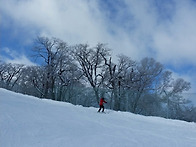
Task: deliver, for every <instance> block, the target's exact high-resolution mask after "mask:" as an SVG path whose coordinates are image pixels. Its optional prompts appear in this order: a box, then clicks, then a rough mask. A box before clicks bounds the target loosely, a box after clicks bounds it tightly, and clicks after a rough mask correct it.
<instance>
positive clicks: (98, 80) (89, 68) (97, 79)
mask: <svg viewBox="0 0 196 147" xmlns="http://www.w3.org/2000/svg"><path fill="white" fill-rule="evenodd" d="M74 53H75V58H76V60H77V61H78V63H79V65H80V67H81V70H82V71H83V74H84V76H85V77H86V78H87V80H88V82H89V84H90V85H91V87H92V88H93V90H94V92H95V97H96V101H97V103H98V102H99V88H100V86H101V85H102V83H103V79H104V71H103V70H102V69H103V68H104V58H103V57H106V56H109V50H108V49H106V48H105V46H104V45H103V44H98V45H97V46H96V47H94V48H89V46H88V45H87V44H80V45H77V46H75V52H74Z"/></svg>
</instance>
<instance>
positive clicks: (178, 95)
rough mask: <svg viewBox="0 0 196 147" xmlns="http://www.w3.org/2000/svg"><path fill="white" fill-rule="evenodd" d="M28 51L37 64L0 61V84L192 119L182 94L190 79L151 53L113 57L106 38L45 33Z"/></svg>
mask: <svg viewBox="0 0 196 147" xmlns="http://www.w3.org/2000/svg"><path fill="white" fill-rule="evenodd" d="M32 52H33V54H32V58H33V59H34V60H35V61H36V63H37V65H36V66H27V65H23V64H11V63H5V62H3V61H0V87H1V88H5V89H8V90H11V91H15V92H19V93H23V94H28V95H33V96H36V97H39V98H45V99H52V100H56V101H63V102H69V103H72V104H74V105H82V106H85V107H90V106H93V107H98V102H99V99H100V98H101V97H104V98H106V100H107V102H108V103H107V105H106V108H108V109H112V110H115V111H127V112H132V113H135V114H141V115H145V116H160V117H165V118H169V119H180V120H185V121H194V122H196V116H195V115H194V114H196V107H194V106H193V105H191V102H190V101H188V100H186V99H184V98H183V96H182V93H183V92H185V91H188V90H189V89H190V88H191V83H190V82H187V81H185V80H184V79H182V78H176V79H175V78H174V77H173V74H172V72H171V71H169V70H167V69H166V68H165V67H164V65H162V64H161V63H159V62H157V61H156V60H155V59H153V58H149V57H146V58H143V59H142V60H140V61H135V60H132V58H131V57H128V56H126V55H123V54H121V55H118V56H117V57H116V58H115V59H114V58H113V56H112V49H110V48H108V47H107V45H106V44H102V43H98V44H96V45H95V46H93V47H91V46H90V45H88V44H76V45H69V44H67V43H66V42H64V41H63V40H61V39H58V38H48V37H37V38H36V39H35V41H34V46H33V48H32Z"/></svg>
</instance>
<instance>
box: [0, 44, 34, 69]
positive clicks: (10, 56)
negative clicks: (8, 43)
mask: <svg viewBox="0 0 196 147" xmlns="http://www.w3.org/2000/svg"><path fill="white" fill-rule="evenodd" d="M0 60H2V61H3V62H5V63H13V64H24V65H36V64H35V63H33V62H32V61H30V60H29V58H28V57H26V55H24V54H20V52H16V51H14V50H11V49H10V48H1V49H0Z"/></svg>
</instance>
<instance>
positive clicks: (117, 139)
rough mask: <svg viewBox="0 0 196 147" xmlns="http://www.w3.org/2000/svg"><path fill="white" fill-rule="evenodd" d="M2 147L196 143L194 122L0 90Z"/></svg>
mask: <svg viewBox="0 0 196 147" xmlns="http://www.w3.org/2000/svg"><path fill="white" fill-rule="evenodd" d="M0 146H1V147H196V124H195V123H188V122H184V121H178V120H167V119H164V118H159V117H145V116H140V115H135V114H132V113H128V112H115V111H111V110H106V114H102V113H97V108H84V107H82V106H74V105H71V104H68V103H64V102H56V101H52V100H45V99H38V98H35V97H32V96H26V95H22V94H17V93H13V92H10V91H7V90H4V89H0Z"/></svg>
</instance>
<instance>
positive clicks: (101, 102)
mask: <svg viewBox="0 0 196 147" xmlns="http://www.w3.org/2000/svg"><path fill="white" fill-rule="evenodd" d="M103 103H107V102H106V101H105V100H104V99H103V98H101V99H100V103H99V105H103Z"/></svg>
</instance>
